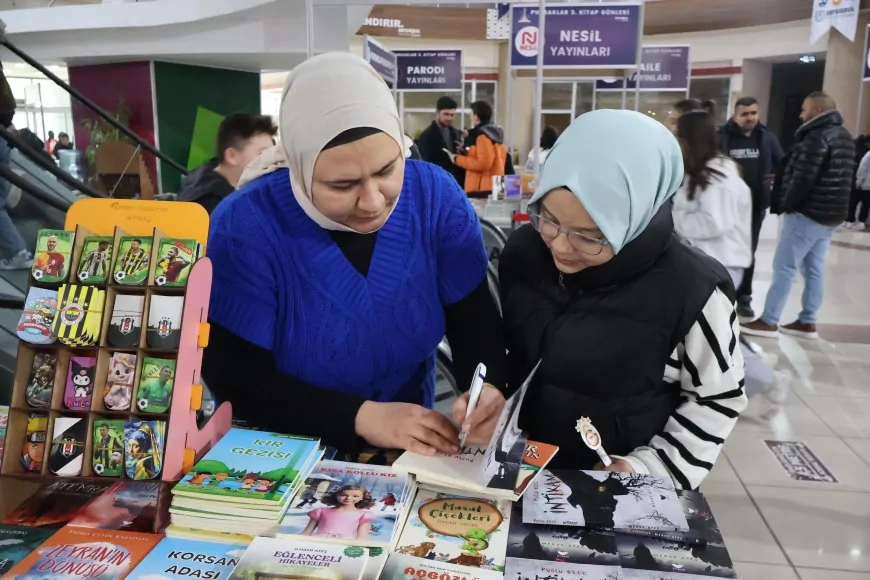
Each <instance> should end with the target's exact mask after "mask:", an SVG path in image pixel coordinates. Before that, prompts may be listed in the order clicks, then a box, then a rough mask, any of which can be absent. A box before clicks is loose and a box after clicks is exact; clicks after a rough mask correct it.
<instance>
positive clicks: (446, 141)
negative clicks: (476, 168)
mask: <svg viewBox="0 0 870 580" xmlns="http://www.w3.org/2000/svg"><path fill="white" fill-rule="evenodd" d="M457 107H458V105H457V104H456V101H454V100H453V99H452V98H450V97H439V98H438V100H437V101H436V102H435V119H434V120H433V121H432V123H431V124H430V125H429V126H428V127H426V128H425V129H424V130H423V132H422V133H420V136H419V137H417V147H419V148H420V157H422V158H423V161H428V162H429V163H433V164H435V165H437V166H438V167H440V168H441V169H443V170H444V171H446V172H447V173H450V174H451V175H453V177H455V178H456V182H457V183H459V184H462V183H465V171H463V170H462V168H461V167H459V166H458V165H456V164H454V163H453V161H452V160H451V159H450V155H452V154H455V153H459V152H460V149H461V148H462V134H461V133H460V132H459V129H457V128H456V127H454V126H453V121H454V119H455V117H456V108H457ZM445 149H447V151H449V153H448V152H447V151H444V150H445Z"/></svg>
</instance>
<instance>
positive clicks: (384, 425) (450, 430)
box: [356, 401, 459, 455]
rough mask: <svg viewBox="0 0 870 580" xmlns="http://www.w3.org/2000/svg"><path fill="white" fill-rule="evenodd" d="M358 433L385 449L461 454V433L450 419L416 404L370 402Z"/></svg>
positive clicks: (358, 418) (362, 411)
mask: <svg viewBox="0 0 870 580" xmlns="http://www.w3.org/2000/svg"><path fill="white" fill-rule="evenodd" d="M356 433H357V435H359V436H360V437H362V438H363V439H365V440H366V441H367V442H368V443H369V444H370V445H374V446H375V447H381V448H383V449H405V450H406V451H411V452H413V453H419V454H421V455H435V452H436V451H441V452H442V453H451V454H453V453H458V452H459V432H458V431H457V430H456V427H454V426H453V425H452V424H451V423H450V421H449V420H448V419H447V417H445V416H444V415H442V414H441V413H438V412H437V411H433V410H431V409H427V408H425V407H421V406H420V405H414V404H412V403H377V402H375V401H366V402H365V403H363V404H362V406H361V407H360V410H359V412H358V413H357V415H356Z"/></svg>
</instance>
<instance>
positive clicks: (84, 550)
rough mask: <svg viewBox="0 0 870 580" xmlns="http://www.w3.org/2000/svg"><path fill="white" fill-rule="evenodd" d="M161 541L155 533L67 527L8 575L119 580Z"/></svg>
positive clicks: (33, 579)
mask: <svg viewBox="0 0 870 580" xmlns="http://www.w3.org/2000/svg"><path fill="white" fill-rule="evenodd" d="M160 539H161V536H159V535H157V534H140V533H137V532H119V531H115V530H95V529H93V528H76V527H73V526H66V527H65V528H63V529H61V530H59V531H58V532H57V533H56V534H54V535H53V536H51V537H50V538H49V539H48V540H46V541H45V542H44V543H43V544H42V545H41V546H40V547H39V548H37V549H36V550H34V551H33V552H31V553H30V554H28V555H27V556H25V557H24V558H23V559H22V560H21V561H20V562H18V563H17V564H16V565H15V566H13V567H12V569H11V570H10V571H9V572H7V576H8V577H10V578H15V579H16V580H46V579H47V578H58V579H60V578H63V579H67V578H69V579H73V578H90V579H91V580H120V579H121V578H126V577H127V575H128V574H129V573H130V571H131V570H132V569H133V568H134V567H135V566H136V564H138V563H139V562H141V561H142V559H143V558H144V557H145V555H146V554H148V552H150V551H151V550H152V549H153V548H154V546H156V545H157V542H159V541H160Z"/></svg>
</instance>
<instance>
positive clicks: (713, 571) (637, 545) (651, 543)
mask: <svg viewBox="0 0 870 580" xmlns="http://www.w3.org/2000/svg"><path fill="white" fill-rule="evenodd" d="M616 542H617V545H618V548H619V562H620V564H621V565H622V568H623V575H624V578H625V580H700V579H701V578H737V574H736V572H735V571H734V564H733V563H732V561H731V557H730V556H729V555H728V551H727V550H726V549H725V547H724V546H713V545H709V546H698V545H690V544H679V543H677V542H669V541H667V540H660V539H658V538H644V537H641V536H633V535H628V534H617V538H616Z"/></svg>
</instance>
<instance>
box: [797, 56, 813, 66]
mask: <svg viewBox="0 0 870 580" xmlns="http://www.w3.org/2000/svg"><path fill="white" fill-rule="evenodd" d="M798 61H800V62H802V63H804V64H809V63H811V62H816V57H815V56H813V55H811V54H805V55H803V56H802V57H800V58H799V59H798Z"/></svg>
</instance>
